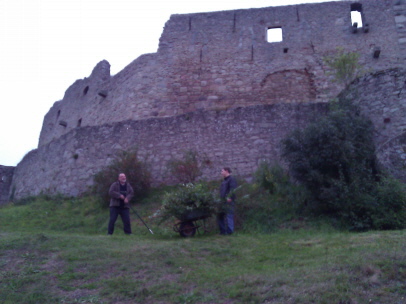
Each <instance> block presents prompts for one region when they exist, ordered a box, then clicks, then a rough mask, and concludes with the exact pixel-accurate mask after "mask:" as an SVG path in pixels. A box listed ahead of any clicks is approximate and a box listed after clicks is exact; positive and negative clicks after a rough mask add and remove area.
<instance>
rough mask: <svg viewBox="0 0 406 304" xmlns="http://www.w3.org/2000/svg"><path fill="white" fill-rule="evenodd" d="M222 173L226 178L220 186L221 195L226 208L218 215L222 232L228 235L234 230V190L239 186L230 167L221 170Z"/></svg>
mask: <svg viewBox="0 0 406 304" xmlns="http://www.w3.org/2000/svg"><path fill="white" fill-rule="evenodd" d="M221 175H222V176H223V178H224V179H223V182H222V183H221V186H220V197H221V198H222V200H223V201H224V206H223V207H224V208H223V210H222V212H220V213H219V214H218V216H217V223H218V225H219V229H220V234H222V235H227V234H232V233H233V232H234V205H235V193H234V190H235V189H236V188H237V181H236V180H235V178H234V177H233V176H231V170H230V168H228V167H225V168H223V169H222V170H221Z"/></svg>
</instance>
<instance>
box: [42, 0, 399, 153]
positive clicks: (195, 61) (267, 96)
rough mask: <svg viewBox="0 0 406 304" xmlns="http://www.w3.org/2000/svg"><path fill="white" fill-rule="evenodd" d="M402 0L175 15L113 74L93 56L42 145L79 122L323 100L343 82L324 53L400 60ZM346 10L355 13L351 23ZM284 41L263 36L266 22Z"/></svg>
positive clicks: (374, 62) (371, 64) (391, 63)
mask: <svg viewBox="0 0 406 304" xmlns="http://www.w3.org/2000/svg"><path fill="white" fill-rule="evenodd" d="M402 1H403V0H396V1H392V0H362V1H339V2H326V3H318V4H301V5H291V6H284V7H266V8H256V9H241V10H233V11H220V12H211V13H195V14H184V15H172V16H171V17H170V19H169V20H168V21H167V22H166V24H165V28H164V31H163V33H162V36H161V38H160V41H159V48H158V52H157V53H154V54H146V55H143V56H140V57H139V58H137V59H136V60H134V61H133V62H132V63H130V64H129V65H128V66H127V67H126V68H125V69H123V70H122V71H121V72H120V73H118V74H117V75H115V76H110V71H109V69H110V65H109V63H108V62H106V61H102V62H101V63H99V64H98V65H97V66H96V68H95V69H94V71H93V72H92V74H91V76H90V77H88V78H85V79H82V80H78V81H76V82H75V83H74V84H73V85H72V86H71V87H70V88H68V90H67V92H66V94H65V96H64V98H63V100H61V101H58V102H56V103H55V104H54V105H53V107H52V108H51V109H50V111H49V112H48V113H47V115H46V116H45V118H44V123H43V127H42V131H41V135H40V140H39V146H42V145H44V144H46V143H49V142H50V141H52V140H54V139H56V138H59V137H60V136H62V135H63V134H66V133H68V132H69V131H71V130H73V129H75V128H77V127H84V126H95V125H102V124H106V123H112V122H119V121H125V120H140V119H146V118H150V117H168V116H174V115H180V114H183V113H187V112H193V111H196V110H201V109H207V110H211V109H216V110H222V109H228V108H235V107H245V106H251V105H263V104H276V103H309V102H325V101H328V100H329V98H331V97H334V96H336V95H337V93H338V92H339V91H340V90H341V89H342V87H341V86H340V85H339V84H337V83H334V82H332V79H331V76H330V75H329V73H328V72H329V70H328V67H327V66H326V65H325V63H324V60H323V58H324V57H325V56H328V55H331V54H333V53H334V52H335V51H336V49H337V48H338V47H342V48H344V49H345V50H347V51H352V52H357V53H359V54H360V61H361V63H362V64H363V65H364V66H365V68H366V70H368V71H373V70H381V69H387V68H391V67H399V66H404V59H405V53H406V52H405V49H404V48H403V46H404V45H405V44H406V43H405V42H406V41H403V40H406V37H403V36H402V35H404V34H403V28H404V24H403V23H404V22H405V20H406V16H405V11H406V8H405V5H404V4H402V3H403V2H402ZM351 11H358V12H360V13H361V16H362V21H363V27H362V28H357V27H354V26H353V24H352V20H351ZM274 29H277V30H279V31H281V32H282V40H281V41H279V42H268V41H267V33H268V31H269V30H274Z"/></svg>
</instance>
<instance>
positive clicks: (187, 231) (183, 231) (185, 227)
mask: <svg viewBox="0 0 406 304" xmlns="http://www.w3.org/2000/svg"><path fill="white" fill-rule="evenodd" d="M179 233H180V235H181V236H183V237H192V236H194V235H195V233H196V226H195V225H194V224H193V222H182V223H181V224H180V226H179Z"/></svg>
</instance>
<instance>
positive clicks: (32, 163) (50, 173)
mask: <svg viewBox="0 0 406 304" xmlns="http://www.w3.org/2000/svg"><path fill="white" fill-rule="evenodd" d="M325 110H326V105H325V104H320V103H319V104H296V105H293V104H279V105H265V106H252V107H246V108H235V109H230V110H227V111H214V110H212V111H195V112H192V113H189V114H183V115H179V116H176V117H166V118H150V119H146V120H138V121H135V120H129V121H125V122H117V123H113V124H106V125H103V126H96V127H90V126H89V127H83V128H77V129H75V130H73V131H72V132H69V133H68V134H65V135H63V136H61V137H60V138H58V139H56V140H53V141H52V142H50V143H48V144H45V145H43V146H41V147H39V148H38V149H37V150H34V151H32V152H31V153H29V154H28V155H27V156H26V157H25V158H24V159H23V160H22V162H21V163H20V164H19V166H18V167H17V168H16V171H15V174H14V181H13V182H14V184H15V185H16V191H15V197H17V198H18V197H24V196H27V195H29V194H30V195H33V194H39V193H40V192H41V191H46V192H47V193H50V194H52V193H62V194H65V195H78V194H80V193H83V192H84V191H86V190H87V188H88V186H90V185H92V183H93V176H94V174H95V173H97V172H98V171H99V170H100V169H101V168H103V167H104V166H106V165H108V164H109V162H110V161H111V160H112V159H113V158H114V156H115V155H116V154H117V153H118V152H119V151H121V150H122V149H129V148H130V147H138V151H139V156H140V157H141V159H144V160H145V161H146V162H147V163H148V164H150V166H151V174H152V178H153V181H154V184H155V185H158V184H160V183H171V182H173V179H172V178H171V177H170V176H168V175H167V172H166V164H167V162H168V161H169V160H170V159H171V158H178V159H179V158H181V157H182V155H183V153H184V152H185V151H187V150H194V151H197V152H198V154H199V155H200V156H204V158H205V160H206V162H207V163H208V164H210V165H209V166H208V167H206V168H205V170H204V177H205V178H208V179H216V178H219V172H220V168H221V167H222V166H226V165H227V166H231V167H232V168H233V170H234V172H235V173H236V174H237V175H239V176H241V177H243V178H247V179H249V178H250V175H251V174H252V172H253V171H254V170H255V168H257V165H258V162H259V161H260V160H261V159H265V160H277V159H279V155H280V140H281V139H282V138H283V137H284V136H285V135H286V132H288V131H289V130H292V129H294V128H297V127H303V126H304V125H305V124H307V123H308V122H309V121H310V120H312V119H314V118H316V117H319V116H320V115H323V113H324V112H325ZM33 172H34V173H35V174H33Z"/></svg>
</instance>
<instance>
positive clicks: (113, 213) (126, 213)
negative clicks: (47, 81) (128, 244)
mask: <svg viewBox="0 0 406 304" xmlns="http://www.w3.org/2000/svg"><path fill="white" fill-rule="evenodd" d="M118 215H120V216H121V220H122V221H123V224H124V233H126V234H131V222H130V209H129V208H123V207H110V221H109V228H108V234H113V232H114V224H115V223H116V220H117V217H118Z"/></svg>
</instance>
